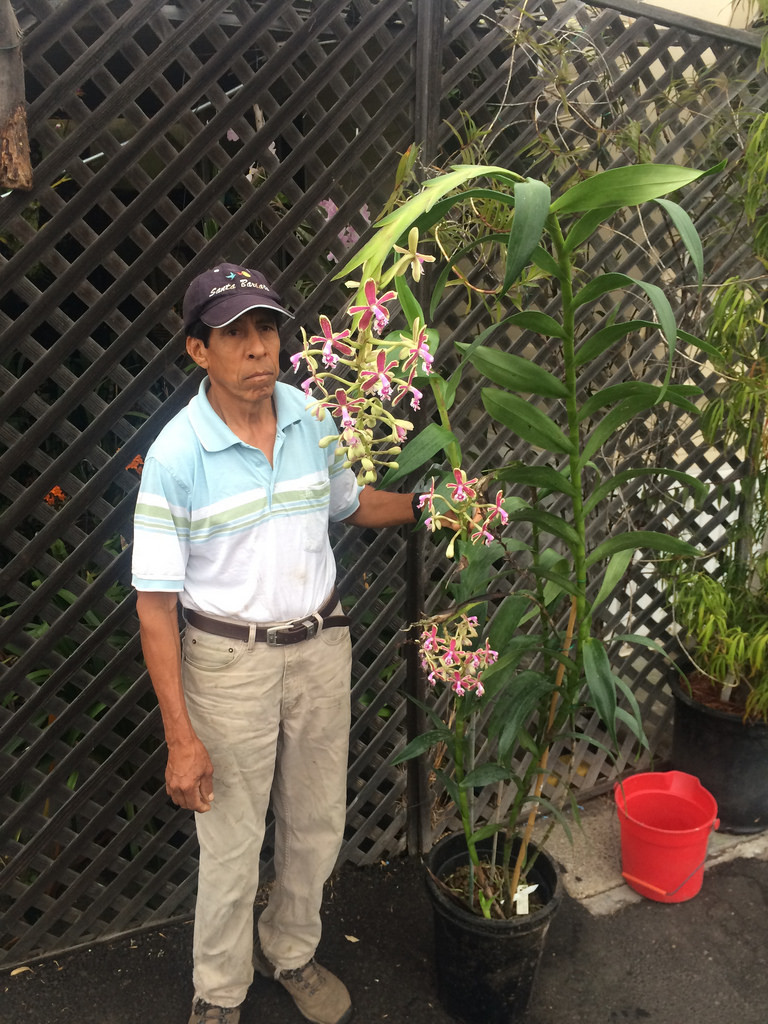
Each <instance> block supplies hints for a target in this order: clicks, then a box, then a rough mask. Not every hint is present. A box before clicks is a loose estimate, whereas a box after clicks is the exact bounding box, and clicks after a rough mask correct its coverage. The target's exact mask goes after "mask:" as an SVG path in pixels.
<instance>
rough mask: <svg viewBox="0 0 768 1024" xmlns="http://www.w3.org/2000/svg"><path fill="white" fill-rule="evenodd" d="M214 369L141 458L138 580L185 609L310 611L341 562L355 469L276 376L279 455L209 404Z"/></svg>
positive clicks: (285, 616)
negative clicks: (339, 531) (243, 434)
mask: <svg viewBox="0 0 768 1024" xmlns="http://www.w3.org/2000/svg"><path fill="white" fill-rule="evenodd" d="M207 385H208V379H207V378H206V379H205V380H204V381H203V383H202V384H201V386H200V391H199V392H198V394H197V395H196V396H195V397H194V398H193V399H192V400H191V401H190V403H189V404H188V405H187V406H186V408H184V409H182V411H181V412H180V413H178V414H177V415H176V416H175V417H174V418H173V419H172V420H171V421H170V422H169V423H168V425H167V426H166V427H165V428H164V429H163V430H162V431H161V432H160V434H159V435H158V437H157V440H156V441H155V442H154V444H153V445H152V446H151V447H150V449H149V452H148V453H147V457H146V459H145V462H144V470H143V473H142V477H141V486H140V488H139V495H138V500H137V503H136V515H135V519H134V544H133V585H134V587H135V588H136V589H137V590H140V591H165V592H169V591H170V592H177V593H178V594H179V595H180V597H179V599H180V601H181V603H182V605H183V606H184V607H185V608H192V609H195V610H197V611H199V612H202V613H204V614H206V615H213V616H217V617H220V618H227V619H240V620H244V621H246V622H282V621H287V620H290V619H295V618H300V617H302V616H305V615H308V614H310V613H311V612H313V611H315V610H316V609H317V608H318V607H320V606H321V605H322V603H323V601H324V600H325V599H326V598H327V597H328V594H329V593H330V592H331V589H332V587H333V585H334V582H335V579H336V564H335V560H334V557H333V552H332V550H331V545H330V541H329V538H328V524H329V522H338V521H340V520H342V519H346V518H347V516H350V515H352V513H353V512H354V511H355V510H356V509H357V507H358V504H359V500H358V494H359V491H360V488H359V487H358V485H357V481H356V479H355V475H354V473H353V472H352V471H351V470H350V469H345V468H344V467H343V459H342V458H340V457H337V456H335V455H334V451H335V445H334V444H330V445H328V446H327V447H325V448H320V446H319V441H320V439H321V438H322V437H325V436H327V435H328V434H329V433H332V432H333V430H334V427H333V421H332V420H331V419H330V417H329V416H326V418H325V419H324V420H323V421H322V422H318V421H317V420H316V419H315V417H314V416H312V415H311V414H310V413H308V412H307V410H306V398H305V397H304V394H303V393H302V392H301V391H299V390H298V389H297V388H294V387H292V386H290V385H288V384H283V383H280V382H278V383H277V384H276V385H275V392H274V403H275V409H276V413H277V434H276V437H275V447H274V454H273V465H270V464H269V460H268V459H267V458H266V456H265V455H264V453H263V452H262V451H261V450H260V449H258V448H254V447H252V446H251V445H248V444H246V443H245V442H243V441H241V440H240V439H239V438H238V437H237V436H236V435H235V434H233V433H232V431H231V430H230V429H229V427H228V426H227V425H226V423H224V421H223V420H222V419H220V418H219V416H217V415H216V413H215V412H214V411H213V409H212V408H211V405H210V403H209V401H208V397H207Z"/></svg>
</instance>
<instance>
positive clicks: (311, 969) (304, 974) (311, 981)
mask: <svg viewBox="0 0 768 1024" xmlns="http://www.w3.org/2000/svg"><path fill="white" fill-rule="evenodd" d="M281 975H282V977H283V978H286V979H287V980H289V981H291V982H292V983H293V984H294V985H298V986H300V987H301V988H303V989H305V991H306V992H308V993H309V994H310V995H314V993H315V992H316V991H317V990H318V989H319V988H320V987H321V985H322V981H323V979H322V977H321V975H320V972H319V971H318V970H317V967H316V965H315V960H314V957H313V958H312V959H311V960H310V961H309V962H308V963H306V964H304V966H303V967H294V968H293V970H290V971H282V972H281Z"/></svg>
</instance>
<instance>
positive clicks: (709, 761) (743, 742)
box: [670, 677, 768, 833]
mask: <svg viewBox="0 0 768 1024" xmlns="http://www.w3.org/2000/svg"><path fill="white" fill-rule="evenodd" d="M670 688H671V690H672V695H673V697H674V698H675V717H674V725H673V729H672V766H673V768H676V769H678V770H679V771H682V772H688V774H689V775H695V776H696V778H697V779H699V781H700V782H701V784H702V786H704V788H705V789H708V790H709V792H710V793H711V794H712V796H713V797H714V798H715V800H716V801H717V814H718V817H719V818H720V829H719V830H720V831H721V832H736V833H750V832H762V831H763V829H765V828H768V725H766V723H765V722H744V721H742V719H741V716H740V715H738V714H736V715H731V714H729V713H728V712H726V711H718V710H715V709H714V708H708V707H707V706H706V705H705V704H700V703H699V702H698V701H695V700H693V699H692V697H691V696H690V695H689V694H688V692H687V691H686V689H685V684H684V683H683V684H682V685H681V684H680V683H679V682H678V681H677V679H675V678H674V677H673V678H672V680H671V681H670Z"/></svg>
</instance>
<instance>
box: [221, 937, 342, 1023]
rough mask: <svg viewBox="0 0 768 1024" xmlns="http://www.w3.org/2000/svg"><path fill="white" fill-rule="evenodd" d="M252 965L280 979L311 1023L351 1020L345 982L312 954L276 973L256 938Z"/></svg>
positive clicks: (300, 1011)
mask: <svg viewBox="0 0 768 1024" xmlns="http://www.w3.org/2000/svg"><path fill="white" fill-rule="evenodd" d="M253 966H254V967H255V969H256V970H257V971H258V972H259V974H262V975H263V976H264V977H265V978H273V979H275V980H277V981H279V982H280V984H281V985H282V986H283V988H284V989H285V990H286V992H287V993H288V995H289V996H290V997H291V998H292V999H293V1001H294V1003H295V1004H296V1009H297V1010H298V1011H299V1013H300V1014H302V1016H303V1017H306V1019H307V1020H309V1021H312V1024H347V1021H350V1020H352V1000H351V999H350V996H349V992H348V991H347V987H346V985H345V984H344V982H342V981H340V980H339V979H338V978H337V977H336V976H335V975H333V974H331V972H330V971H328V970H326V968H325V967H322V966H321V965H320V964H319V963H317V961H316V960H315V959H314V957H313V958H312V959H311V960H310V961H309V963H307V964H304V966H303V967H297V968H295V970H292V971H280V972H279V973H278V972H277V971H276V969H275V967H274V966H273V965H272V964H271V963H270V962H269V960H267V958H266V956H265V955H264V952H263V950H262V948H261V945H260V944H259V943H258V942H256V943H255V944H254V950H253ZM214 1019H215V1018H214Z"/></svg>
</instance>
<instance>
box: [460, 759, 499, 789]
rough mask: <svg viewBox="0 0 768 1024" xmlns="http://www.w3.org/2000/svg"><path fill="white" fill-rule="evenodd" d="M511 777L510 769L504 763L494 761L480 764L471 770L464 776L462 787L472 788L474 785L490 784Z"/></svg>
mask: <svg viewBox="0 0 768 1024" xmlns="http://www.w3.org/2000/svg"><path fill="white" fill-rule="evenodd" d="M508 778H509V769H508V768H505V767H504V765H503V764H495V763H494V762H492V761H489V762H487V763H486V764H481V765H478V767H477V768H473V769H472V771H471V772H469V773H468V774H467V775H465V776H464V778H463V779H462V781H461V783H460V785H461V788H462V789H472V788H473V787H474V786H489V785H490V784H491V783H493V782H501V781H502V780H506V779H508Z"/></svg>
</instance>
